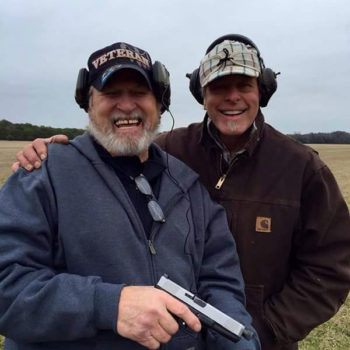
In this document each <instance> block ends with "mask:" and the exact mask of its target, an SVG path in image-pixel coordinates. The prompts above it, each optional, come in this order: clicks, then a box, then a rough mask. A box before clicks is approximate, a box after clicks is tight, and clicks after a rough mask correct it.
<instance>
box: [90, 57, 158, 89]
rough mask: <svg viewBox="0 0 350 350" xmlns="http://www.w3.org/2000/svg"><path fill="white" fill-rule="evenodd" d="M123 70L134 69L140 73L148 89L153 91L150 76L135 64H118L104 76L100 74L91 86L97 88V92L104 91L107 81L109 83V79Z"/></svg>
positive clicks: (107, 70) (110, 68) (105, 72)
mask: <svg viewBox="0 0 350 350" xmlns="http://www.w3.org/2000/svg"><path fill="white" fill-rule="evenodd" d="M122 69H133V70H136V71H137V72H139V73H140V74H141V75H142V76H143V77H144V78H145V80H146V82H147V85H148V87H149V88H150V90H152V91H153V88H152V83H151V80H150V78H149V76H148V75H147V73H146V72H145V70H144V69H142V68H141V67H138V66H137V65H135V64H116V65H113V66H110V67H108V68H107V69H106V70H105V71H104V72H103V73H102V74H100V75H99V76H98V77H97V78H96V79H95V80H94V81H93V82H92V83H91V85H92V86H93V87H95V88H96V89H97V90H99V91H101V90H102V89H103V87H104V86H105V85H106V83H107V81H109V79H110V78H111V77H112V76H113V75H114V74H115V73H116V72H119V71H121V70H122Z"/></svg>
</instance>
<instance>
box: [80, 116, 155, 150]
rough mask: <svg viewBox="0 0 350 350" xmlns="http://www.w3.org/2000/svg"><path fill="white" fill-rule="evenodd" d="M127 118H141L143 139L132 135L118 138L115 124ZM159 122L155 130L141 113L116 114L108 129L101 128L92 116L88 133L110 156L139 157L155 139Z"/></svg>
mask: <svg viewBox="0 0 350 350" xmlns="http://www.w3.org/2000/svg"><path fill="white" fill-rule="evenodd" d="M126 118H132V119H133V118H141V119H142V121H143V127H144V128H143V133H142V135H141V137H139V138H135V137H134V136H132V135H125V136H124V137H121V138H118V137H117V136H116V135H115V133H114V123H115V121H116V120H118V119H126ZM159 123H160V122H158V123H157V124H156V125H155V126H154V127H153V128H152V127H151V125H150V123H149V122H147V121H146V118H145V117H144V116H143V115H142V113H141V112H138V111H136V112H132V113H131V114H130V115H126V114H125V113H122V112H116V113H114V114H113V116H112V117H111V123H110V124H108V125H107V126H106V127H104V128H101V127H100V126H99V125H98V124H97V123H96V122H95V120H94V117H93V116H91V115H90V120H89V125H88V128H87V129H88V131H89V133H90V134H91V135H92V136H93V137H94V139H95V140H96V141H97V142H98V143H99V144H100V145H101V146H102V147H104V148H105V149H106V150H107V151H108V152H109V153H110V154H112V155H118V156H139V155H141V154H142V153H144V152H146V151H147V150H148V148H149V146H150V145H151V143H152V142H153V140H154V139H155V137H156V135H157V132H158V128H159Z"/></svg>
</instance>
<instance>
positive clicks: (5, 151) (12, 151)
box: [0, 141, 29, 186]
mask: <svg viewBox="0 0 350 350" xmlns="http://www.w3.org/2000/svg"><path fill="white" fill-rule="evenodd" d="M28 144H29V142H28V141H0V186H1V185H2V183H3V182H4V181H5V180H6V179H7V177H8V176H10V175H11V173H12V172H11V165H12V163H13V162H14V161H15V160H16V153H17V152H18V151H19V150H21V149H22V148H23V147H24V146H25V145H28Z"/></svg>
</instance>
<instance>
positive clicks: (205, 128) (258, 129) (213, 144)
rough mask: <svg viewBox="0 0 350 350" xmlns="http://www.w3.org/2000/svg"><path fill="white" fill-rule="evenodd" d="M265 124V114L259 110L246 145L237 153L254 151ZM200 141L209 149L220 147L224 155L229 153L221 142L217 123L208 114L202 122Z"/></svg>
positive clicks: (250, 153)
mask: <svg viewBox="0 0 350 350" xmlns="http://www.w3.org/2000/svg"><path fill="white" fill-rule="evenodd" d="M264 124H265V121H264V116H263V114H262V113H261V110H259V112H258V115H257V116H256V118H255V121H254V123H253V125H252V126H251V128H250V135H249V139H248V141H247V142H246V144H245V145H244V147H243V148H242V149H241V150H240V151H238V152H236V153H247V154H248V155H249V156H251V155H252V154H253V153H254V150H255V148H256V147H257V145H258V143H259V141H260V139H261V137H262V133H263V128H264ZM200 142H201V143H202V145H203V146H204V147H205V148H207V149H219V150H220V151H221V152H222V153H223V155H224V156H225V154H227V153H229V152H228V150H227V149H226V147H225V146H224V145H223V144H222V143H221V141H220V139H219V137H218V130H217V129H216V127H215V125H214V124H213V123H211V122H210V119H209V116H208V114H206V115H205V117H204V120H203V123H202V132H201V137H200ZM225 158H226V157H225Z"/></svg>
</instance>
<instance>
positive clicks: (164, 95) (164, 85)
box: [74, 61, 171, 113]
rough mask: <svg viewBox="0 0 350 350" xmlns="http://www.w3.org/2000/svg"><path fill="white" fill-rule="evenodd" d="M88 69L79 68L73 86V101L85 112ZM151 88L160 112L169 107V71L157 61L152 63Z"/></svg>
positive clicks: (87, 103) (86, 106)
mask: <svg viewBox="0 0 350 350" xmlns="http://www.w3.org/2000/svg"><path fill="white" fill-rule="evenodd" d="M89 88H90V85H89V71H88V70H87V69H86V68H81V69H80V70H79V74H78V78H77V85H76V88H75V96H74V97H75V101H76V102H77V104H78V105H79V107H80V108H83V109H84V110H85V112H87V111H88V109H89ZM152 88H153V93H154V95H155V97H156V99H157V101H159V102H160V103H161V113H163V112H164V111H166V110H168V109H169V106H170V95H171V90H170V80H169V72H168V70H167V69H166V68H165V66H164V65H163V64H162V63H160V62H159V61H155V62H154V64H153V65H152Z"/></svg>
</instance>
